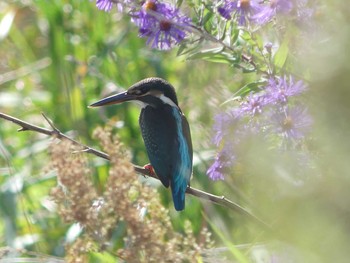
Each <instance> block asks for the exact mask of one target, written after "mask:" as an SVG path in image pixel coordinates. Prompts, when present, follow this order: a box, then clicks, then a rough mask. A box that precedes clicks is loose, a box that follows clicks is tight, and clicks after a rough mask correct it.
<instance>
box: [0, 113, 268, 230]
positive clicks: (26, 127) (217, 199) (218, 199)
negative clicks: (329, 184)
mask: <svg viewBox="0 0 350 263" xmlns="http://www.w3.org/2000/svg"><path fill="white" fill-rule="evenodd" d="M42 115H43V117H44V118H45V120H46V121H47V123H48V124H49V125H50V127H51V128H52V130H49V129H46V128H42V127H39V126H36V125H33V124H31V123H28V122H25V121H23V120H20V119H17V118H15V117H12V116H10V115H7V114H4V113H1V112H0V118H2V119H5V120H8V121H10V122H13V123H15V124H17V125H19V126H20V127H21V128H20V129H18V131H34V132H38V133H42V134H45V135H48V136H54V137H56V138H58V139H65V140H68V141H70V142H72V143H73V144H74V145H77V146H79V147H81V148H82V150H81V151H82V152H86V153H90V154H93V155H95V156H98V157H100V158H103V159H106V160H110V157H109V155H108V154H106V153H104V152H101V151H99V150H96V149H94V148H91V147H89V146H86V145H84V144H81V143H80V142H78V141H76V140H74V139H72V138H70V137H68V136H67V135H65V134H64V133H62V132H61V131H60V130H59V129H58V128H57V127H56V126H55V125H54V124H53V122H52V121H51V120H50V119H49V118H48V117H47V116H46V115H45V114H44V113H42ZM133 166H134V169H135V172H137V173H139V174H141V175H143V176H149V177H153V178H155V179H157V180H159V179H158V177H157V176H156V175H155V174H153V173H152V172H150V170H149V169H145V168H143V167H141V166H138V165H133ZM186 193H187V194H190V195H192V196H196V197H198V198H200V199H203V200H209V201H211V202H213V203H215V204H218V205H221V206H224V207H227V208H229V209H231V210H233V211H235V212H238V213H239V214H241V215H243V216H245V217H246V218H248V219H250V220H252V221H253V222H255V223H258V224H259V225H260V226H262V227H263V228H264V229H265V230H271V227H270V226H269V225H268V224H266V223H265V222H264V221H262V220H261V219H259V218H258V217H256V216H255V215H254V214H252V213H251V212H249V211H248V210H247V209H245V208H243V207H242V206H240V205H238V204H236V203H234V202H232V201H230V200H229V199H227V198H226V197H224V196H217V195H213V194H210V193H207V192H204V191H201V190H199V189H196V188H193V187H190V186H188V187H187V189H186Z"/></svg>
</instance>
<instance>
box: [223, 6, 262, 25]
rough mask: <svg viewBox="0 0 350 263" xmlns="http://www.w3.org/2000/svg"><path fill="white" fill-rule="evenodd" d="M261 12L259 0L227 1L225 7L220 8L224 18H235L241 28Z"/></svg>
mask: <svg viewBox="0 0 350 263" xmlns="http://www.w3.org/2000/svg"><path fill="white" fill-rule="evenodd" d="M260 10H261V5H260V4H259V2H258V1H257V0H225V1H224V3H223V5H221V6H220V7H218V12H219V14H220V15H221V16H222V17H224V18H226V19H227V20H229V19H232V17H233V16H235V18H236V19H237V21H238V24H239V25H240V26H244V25H246V24H247V22H248V20H250V19H251V17H253V16H254V15H255V14H257V13H259V12H260Z"/></svg>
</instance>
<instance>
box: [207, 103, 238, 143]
mask: <svg viewBox="0 0 350 263" xmlns="http://www.w3.org/2000/svg"><path fill="white" fill-rule="evenodd" d="M214 120H215V123H214V131H215V136H214V140H213V142H214V143H215V144H216V146H219V145H220V144H221V142H222V140H224V138H225V136H229V135H230V134H231V132H232V131H233V130H234V129H235V126H236V125H237V123H238V121H239V119H238V118H237V116H236V114H235V111H232V110H231V111H228V112H223V113H220V114H217V115H216V116H215V117H214Z"/></svg>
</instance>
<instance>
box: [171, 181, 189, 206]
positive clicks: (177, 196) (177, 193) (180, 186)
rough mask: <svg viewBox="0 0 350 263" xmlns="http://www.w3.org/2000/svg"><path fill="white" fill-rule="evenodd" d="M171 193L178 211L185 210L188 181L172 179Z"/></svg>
mask: <svg viewBox="0 0 350 263" xmlns="http://www.w3.org/2000/svg"><path fill="white" fill-rule="evenodd" d="M170 188H171V193H172V195H173V202H174V207H175V209H176V211H182V210H184V209H185V192H186V188H187V180H176V179H172V180H171V182H170Z"/></svg>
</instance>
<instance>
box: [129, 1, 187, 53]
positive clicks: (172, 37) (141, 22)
mask: <svg viewBox="0 0 350 263" xmlns="http://www.w3.org/2000/svg"><path fill="white" fill-rule="evenodd" d="M132 21H133V22H134V23H135V24H136V25H137V26H138V27H139V33H140V36H141V37H147V38H148V40H147V44H150V45H151V46H152V47H153V48H158V49H161V50H167V49H170V48H171V47H172V46H173V45H174V44H179V43H180V42H181V41H182V40H183V39H184V38H185V36H186V28H188V27H189V26H190V24H191V19H189V18H188V17H186V16H185V15H183V14H181V13H180V11H179V10H178V9H176V8H175V7H174V6H172V5H170V4H168V3H160V2H158V1H155V0H147V1H146V2H145V3H144V4H143V5H142V7H141V9H140V10H139V11H136V12H133V13H132Z"/></svg>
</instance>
